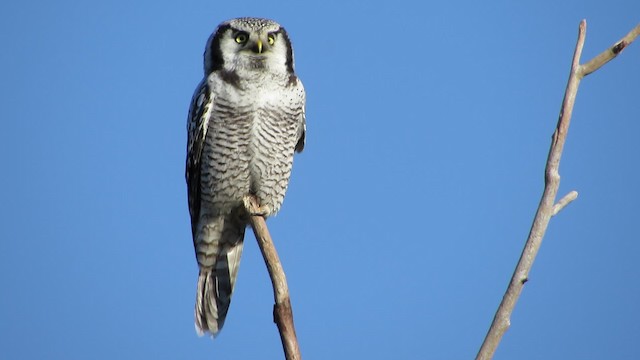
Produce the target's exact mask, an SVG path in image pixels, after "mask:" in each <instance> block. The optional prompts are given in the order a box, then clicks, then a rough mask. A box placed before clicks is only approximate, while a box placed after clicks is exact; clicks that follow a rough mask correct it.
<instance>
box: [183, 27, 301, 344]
mask: <svg viewBox="0 0 640 360" xmlns="http://www.w3.org/2000/svg"><path fill="white" fill-rule="evenodd" d="M187 131H188V140H187V164H186V180H187V189H188V197H189V213H190V214H191V231H192V235H193V245H194V247H195V253H196V259H197V261H198V266H199V269H200V272H199V275H198V285H197V293H196V306H195V325H196V330H197V332H198V334H200V335H202V334H204V333H206V332H209V333H211V334H212V335H216V334H217V333H218V332H219V331H220V329H221V328H222V326H223V324H224V320H225V317H226V315H227V310H228V309H229V303H230V301H231V295H232V293H233V288H234V285H235V282H236V277H237V274H238V266H239V264H240V256H241V254H242V244H243V238H244V232H245V228H246V226H247V224H248V214H247V213H246V212H245V209H244V205H243V200H244V198H245V197H246V196H248V195H253V196H255V197H256V198H257V199H258V201H259V203H260V207H261V210H262V213H261V214H262V215H264V216H270V215H273V214H275V213H276V212H277V211H278V210H279V209H280V206H281V205H282V201H283V199H284V195H285V192H286V190H287V186H288V184H289V176H290V174H291V166H292V164H293V153H294V152H301V151H302V149H303V148H304V144H305V131H306V126H305V92H304V87H303V86H302V82H301V81H300V80H299V79H298V77H297V76H296V75H295V72H294V69H293V49H292V47H291V42H290V40H289V37H288V36H287V32H286V31H285V29H284V28H283V27H282V26H280V25H279V24H278V23H276V22H274V21H272V20H267V19H258V18H239V19H233V20H230V21H227V22H224V23H222V24H220V25H219V26H218V28H217V29H216V30H215V31H214V32H213V34H211V36H210V37H209V39H208V41H207V45H206V48H205V51H204V78H203V79H202V81H201V82H200V84H198V87H197V88H196V91H195V93H194V94H193V98H192V100H191V106H190V108H189V118H188V119H187Z"/></svg>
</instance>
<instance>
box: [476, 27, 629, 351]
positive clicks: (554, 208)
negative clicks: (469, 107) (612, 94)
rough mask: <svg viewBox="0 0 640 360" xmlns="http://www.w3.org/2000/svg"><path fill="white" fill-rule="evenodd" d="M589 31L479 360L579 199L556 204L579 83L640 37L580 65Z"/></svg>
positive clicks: (581, 33) (492, 346)
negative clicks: (557, 224) (554, 223)
mask: <svg viewBox="0 0 640 360" xmlns="http://www.w3.org/2000/svg"><path fill="white" fill-rule="evenodd" d="M586 29H587V22H586V21H585V20H582V21H581V22H580V26H579V30H578V41H577V44H576V48H575V51H574V54H573V61H572V63H571V72H570V74H569V81H568V82H567V88H566V90H565V93H564V100H563V101H562V108H561V110H560V116H559V118H558V124H557V126H556V130H555V131H554V133H553V137H552V141H551V148H550V149H549V156H548V157H547V164H546V168H545V186H544V191H543V194H542V198H541V199H540V204H539V205H538V210H537V212H536V215H535V217H534V220H533V225H532V226H531V230H530V232H529V237H528V238H527V242H526V244H525V246H524V249H523V250H522V254H521V255H520V260H519V261H518V264H517V266H516V269H515V271H514V273H513V275H512V277H511V281H510V282H509V286H508V287H507V291H506V292H505V294H504V297H503V298H502V302H501V303H500V306H499V307H498V310H497V311H496V314H495V316H494V318H493V322H492V323H491V327H490V328H489V331H488V332H487V336H486V337H485V339H484V342H483V343H482V346H481V347H480V351H479V352H478V355H477V356H476V359H482V360H486V359H492V358H493V355H494V354H495V351H496V349H497V348H498V345H499V344H500V341H501V339H502V336H503V335H504V334H505V332H506V331H507V329H508V328H509V326H510V323H511V321H510V318H511V314H512V312H513V309H514V308H515V305H516V302H517V300H518V298H519V297H520V293H521V292H522V288H523V287H524V284H525V283H526V282H527V280H528V277H529V271H530V270H531V267H532V266H533V261H534V260H535V257H536V255H537V253H538V250H539V249H540V245H541V243H542V238H543V236H544V234H545V232H546V231H547V226H548V225H549V220H550V219H551V217H552V216H554V215H556V214H557V213H558V212H559V211H560V210H562V209H563V208H564V207H565V206H566V205H567V204H569V203H570V202H571V201H573V200H574V199H575V198H576V197H577V196H578V193H577V192H575V191H572V192H570V193H569V194H567V195H566V196H565V197H563V198H562V199H561V200H560V201H559V202H558V203H557V204H556V203H555V199H556V196H557V194H558V187H559V186H560V174H559V172H558V168H559V166H560V158H561V157H562V150H563V148H564V143H565V140H566V138H567V131H568V130H569V124H570V122H571V114H572V112H573V106H574V104H575V100H576V95H577V93H578V86H579V85H580V80H581V79H582V78H583V77H584V76H586V75H588V74H590V73H592V72H594V71H596V70H597V69H599V68H600V67H602V65H604V64H605V63H607V62H608V61H609V60H611V59H613V58H614V57H615V56H617V55H618V54H619V53H620V51H622V49H624V48H625V47H626V46H628V45H629V44H630V43H631V42H632V41H633V40H635V38H636V37H637V36H638V34H640V25H638V26H636V28H634V29H633V30H632V31H631V32H630V33H629V34H627V36H625V37H624V38H623V39H622V40H620V41H618V42H617V43H616V44H615V45H614V46H613V47H612V48H610V49H608V50H607V51H605V52H603V53H602V54H600V55H598V56H596V57H595V58H594V59H593V60H591V61H589V62H588V63H587V64H585V65H582V66H581V65H580V56H581V54H582V48H583V47H584V41H585V36H586Z"/></svg>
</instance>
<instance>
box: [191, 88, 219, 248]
mask: <svg viewBox="0 0 640 360" xmlns="http://www.w3.org/2000/svg"><path fill="white" fill-rule="evenodd" d="M212 102H213V94H212V93H211V91H210V88H209V82H208V80H207V78H206V77H205V78H204V79H203V80H202V81H201V82H200V84H198V87H197V88H196V91H195V92H194V93H193V97H192V98H191V106H190V107H189V117H188V118H187V164H186V170H185V177H186V180H187V193H188V198H189V213H190V214H191V231H192V233H193V234H194V236H195V233H196V226H197V224H198V219H199V217H200V166H201V164H200V158H201V156H202V148H203V146H204V139H205V137H206V135H207V125H208V124H209V118H210V117H211V108H212Z"/></svg>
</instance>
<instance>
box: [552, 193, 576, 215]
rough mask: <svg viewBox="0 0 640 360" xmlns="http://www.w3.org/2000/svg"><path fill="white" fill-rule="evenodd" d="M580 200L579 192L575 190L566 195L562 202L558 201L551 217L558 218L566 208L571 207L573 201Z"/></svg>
mask: <svg viewBox="0 0 640 360" xmlns="http://www.w3.org/2000/svg"><path fill="white" fill-rule="evenodd" d="M577 198H578V192H577V191H575V190H573V191H571V192H570V193H568V194H567V195H565V196H564V197H563V198H562V199H560V201H558V202H557V203H556V204H555V205H553V214H551V216H556V215H558V213H559V212H560V211H562V209H564V207H565V206H567V205H569V204H570V203H571V202H572V201H573V200H575V199H577Z"/></svg>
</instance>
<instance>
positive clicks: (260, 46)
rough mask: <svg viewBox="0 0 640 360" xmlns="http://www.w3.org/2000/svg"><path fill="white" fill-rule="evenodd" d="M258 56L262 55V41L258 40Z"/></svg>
mask: <svg viewBox="0 0 640 360" xmlns="http://www.w3.org/2000/svg"><path fill="white" fill-rule="evenodd" d="M258 54H262V40H260V39H258Z"/></svg>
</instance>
